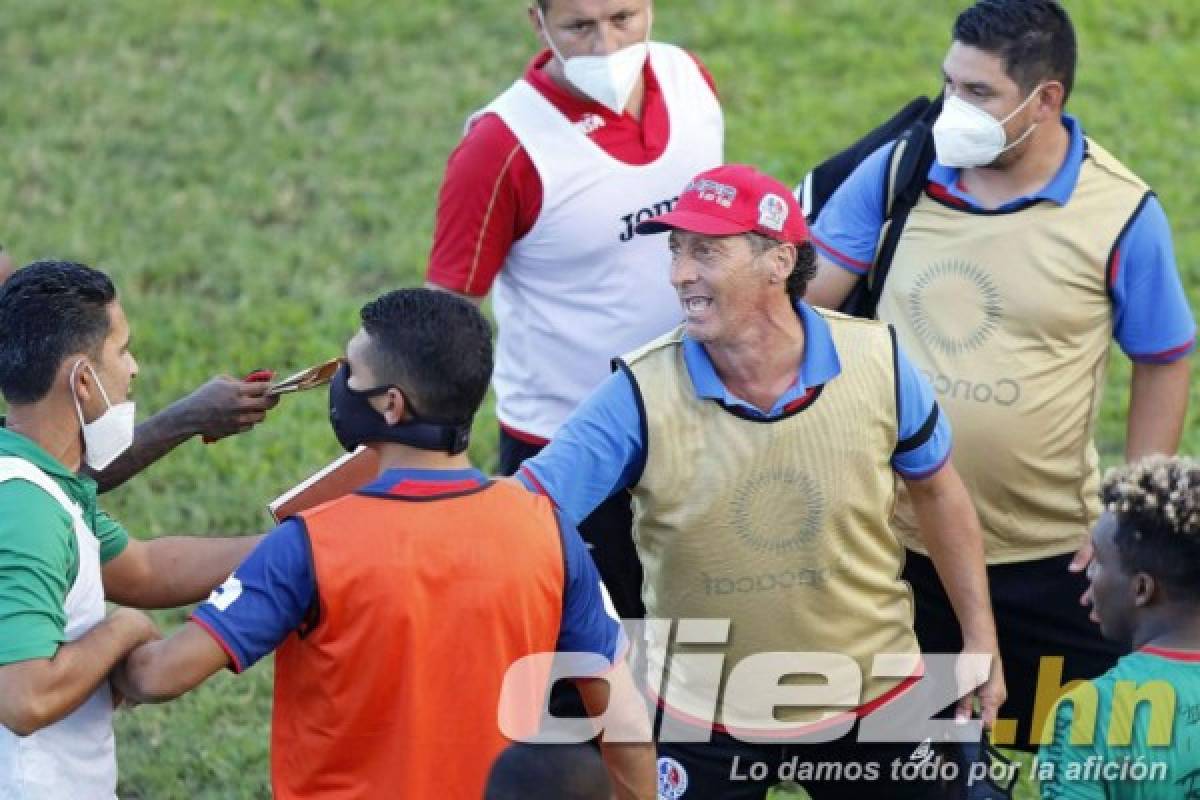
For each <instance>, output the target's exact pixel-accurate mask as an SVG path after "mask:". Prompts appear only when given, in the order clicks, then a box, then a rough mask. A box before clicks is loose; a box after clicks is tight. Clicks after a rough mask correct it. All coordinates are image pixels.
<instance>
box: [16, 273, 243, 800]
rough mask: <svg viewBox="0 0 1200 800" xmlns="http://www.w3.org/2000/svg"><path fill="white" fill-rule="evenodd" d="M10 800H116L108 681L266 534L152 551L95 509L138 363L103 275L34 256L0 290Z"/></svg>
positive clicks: (122, 434) (174, 540) (161, 545)
mask: <svg viewBox="0 0 1200 800" xmlns="http://www.w3.org/2000/svg"><path fill="white" fill-rule="evenodd" d="M0 331H3V335H0V394H3V396H4V399H5V401H6V402H7V403H8V406H9V415H8V418H7V420H6V423H5V427H4V428H3V429H0V800H9V798H21V800H25V799H26V798H61V797H71V798H72V800H79V799H80V798H93V797H94V798H105V799H106V800H107V798H112V797H113V796H114V792H115V788H116V761H115V750H114V748H113V741H112V738H113V737H112V723H111V714H112V697H111V694H110V691H109V688H108V674H109V672H110V671H111V669H112V668H113V667H114V666H115V665H116V664H117V663H118V662H119V661H120V660H121V659H122V658H124V656H125V655H126V654H127V653H128V652H129V651H130V650H132V649H133V648H134V647H136V646H137V645H139V644H141V643H143V642H146V641H148V640H150V639H153V638H156V637H157V636H158V631H157V630H156V628H155V626H154V623H153V622H152V621H151V620H150V619H149V617H147V616H146V615H145V614H142V613H141V612H138V611H133V610H131V609H128V608H120V609H117V610H116V611H114V612H112V613H111V614H107V613H106V606H105V600H108V601H111V602H115V603H119V604H121V605H124V606H132V607H134V608H166V607H172V606H177V605H182V604H185V603H191V602H196V601H198V600H201V599H203V598H204V597H205V596H206V595H207V594H208V593H209V592H210V591H211V590H212V589H213V587H215V586H217V585H218V584H220V583H221V581H222V580H224V578H225V576H226V575H228V574H229V573H230V572H231V571H232V570H233V568H234V567H235V566H236V565H237V564H238V563H239V562H240V561H241V560H242V558H243V557H244V556H245V555H246V554H247V553H248V552H249V551H250V550H251V549H252V548H253V546H254V544H255V543H256V541H257V538H233V539H219V538H218V539H199V538H179V537H170V538H162V539H156V540H154V541H149V542H142V541H139V540H137V539H132V538H130V536H129V535H128V533H126V531H125V530H124V528H122V527H121V526H120V524H118V523H117V522H116V521H115V520H113V519H112V518H111V517H109V516H108V515H106V514H105V513H104V512H103V511H102V510H100V509H99V508H98V506H97V503H96V482H95V481H94V480H93V479H92V478H90V477H87V476H85V475H80V474H79V472H80V469H81V467H82V466H83V465H84V464H85V463H86V464H87V465H88V466H89V467H90V468H91V469H93V470H97V471H103V470H104V469H105V468H106V467H108V466H109V465H110V464H112V463H113V462H114V461H115V460H116V459H117V458H118V457H119V456H120V455H121V454H122V453H123V452H124V451H125V450H126V449H128V446H129V444H130V443H131V442H132V440H133V435H134V427H133V407H132V403H131V402H129V400H128V398H129V396H130V387H131V384H132V381H133V378H134V377H135V376H136V375H137V372H138V366H137V362H136V361H135V360H134V358H133V356H132V355H131V354H130V352H129V336H130V332H129V325H128V322H127V321H126V318H125V313H124V311H123V310H122V308H121V304H120V303H119V302H118V301H117V297H116V291H115V289H114V288H113V285H112V283H111V282H110V281H109V279H108V278H107V276H105V275H104V274H103V273H100V272H97V271H95V270H92V269H89V268H88V267H85V266H83V265H80V264H73V263H66V262H40V263H36V264H32V265H30V266H28V267H25V268H24V269H22V270H20V271H18V272H17V273H15V274H14V275H13V276H12V277H11V278H9V279H8V280H7V281H6V282H5V283H4V284H3V286H2V287H0Z"/></svg>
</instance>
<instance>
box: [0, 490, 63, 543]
mask: <svg viewBox="0 0 1200 800" xmlns="http://www.w3.org/2000/svg"><path fill="white" fill-rule="evenodd" d="M0 540H2V541H3V542H4V547H3V548H0V561H3V560H4V559H3V556H4V555H7V556H10V557H16V558H18V559H20V560H22V561H24V560H25V559H28V558H34V559H37V560H38V561H45V562H50V563H58V562H59V560H60V559H61V558H67V559H68V560H69V557H70V553H71V550H72V548H73V544H74V541H75V540H74V522H73V521H72V519H71V516H70V514H68V513H67V511H66V509H64V508H63V507H62V505H61V504H59V502H58V501H57V500H55V499H54V498H53V497H51V496H50V495H49V494H48V493H47V492H46V491H45V490H44V489H42V488H41V487H40V486H37V485H35V484H33V483H31V482H30V481H27V480H24V479H21V478H14V479H11V480H7V481H4V482H3V483H0Z"/></svg>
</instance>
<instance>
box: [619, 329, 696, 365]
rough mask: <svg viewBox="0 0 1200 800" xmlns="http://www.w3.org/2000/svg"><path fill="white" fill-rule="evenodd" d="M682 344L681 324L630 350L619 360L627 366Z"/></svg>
mask: <svg viewBox="0 0 1200 800" xmlns="http://www.w3.org/2000/svg"><path fill="white" fill-rule="evenodd" d="M682 344H683V326H682V325H680V326H679V327H677V328H675V329H673V330H670V331H667V332H666V333H664V334H662V335H661V336H659V337H658V338H656V339H652V340H651V341H649V342H647V343H646V344H644V345H642V346H641V347H639V348H637V349H636V350H632V351H630V352H628V353H626V354H624V355H623V356H621V361H622V362H624V363H625V364H627V365H629V366H631V367H632V366H634V365H636V364H641V363H645V362H647V361H649V360H652V359H653V358H654V357H655V356H656V355H657V354H661V353H666V352H671V351H673V350H675V349H676V348H678V347H680V346H681V345H682Z"/></svg>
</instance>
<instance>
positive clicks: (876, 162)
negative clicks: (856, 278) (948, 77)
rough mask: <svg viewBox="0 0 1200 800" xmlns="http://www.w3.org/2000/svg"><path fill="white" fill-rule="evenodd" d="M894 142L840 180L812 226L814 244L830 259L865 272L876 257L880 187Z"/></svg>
mask: <svg viewBox="0 0 1200 800" xmlns="http://www.w3.org/2000/svg"><path fill="white" fill-rule="evenodd" d="M894 147H895V142H888V143H887V144H885V145H883V146H882V147H880V148H879V149H878V150H876V151H875V152H874V153H872V154H871V155H869V156H867V157H866V158H865V159H863V161H862V163H861V164H859V165H858V166H857V167H856V168H855V170H854V172H852V173H850V175H849V176H847V178H846V180H844V181H842V185H841V186H839V187H838V188H837V190H836V191H835V192H834V193H833V196H832V197H830V198H829V201H828V202H827V203H825V207H824V208H822V209H821V213H820V215H819V216H818V217H817V222H816V225H814V226H813V231H812V237H813V245H814V246H815V247H816V248H817V251H818V252H819V253H820V254H821V255H823V256H825V257H826V258H828V259H829V260H830V261H832V262H833V263H835V264H837V265H838V266H840V267H842V268H843V269H847V270H849V271H850V272H853V273H854V274H855V275H865V274H866V273H867V271H868V270H869V269H870V268H871V262H872V261H873V260H874V259H875V248H876V246H877V245H878V244H879V231H880V230H881V229H882V228H883V213H884V207H883V187H884V183H885V182H886V181H887V168H888V160H889V159H890V158H891V154H892V150H893V148H894Z"/></svg>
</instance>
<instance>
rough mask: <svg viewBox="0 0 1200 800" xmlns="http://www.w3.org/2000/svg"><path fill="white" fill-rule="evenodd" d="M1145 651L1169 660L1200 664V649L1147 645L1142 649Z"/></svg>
mask: <svg viewBox="0 0 1200 800" xmlns="http://www.w3.org/2000/svg"><path fill="white" fill-rule="evenodd" d="M1141 652H1143V653H1149V654H1150V655H1152V656H1158V657H1159V658H1165V659H1168V660H1169V661H1183V662H1186V663H1188V664H1200V650H1168V649H1166V648H1163V647H1150V646H1149V645H1147V646H1146V647H1143V648H1142V649H1141Z"/></svg>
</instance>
